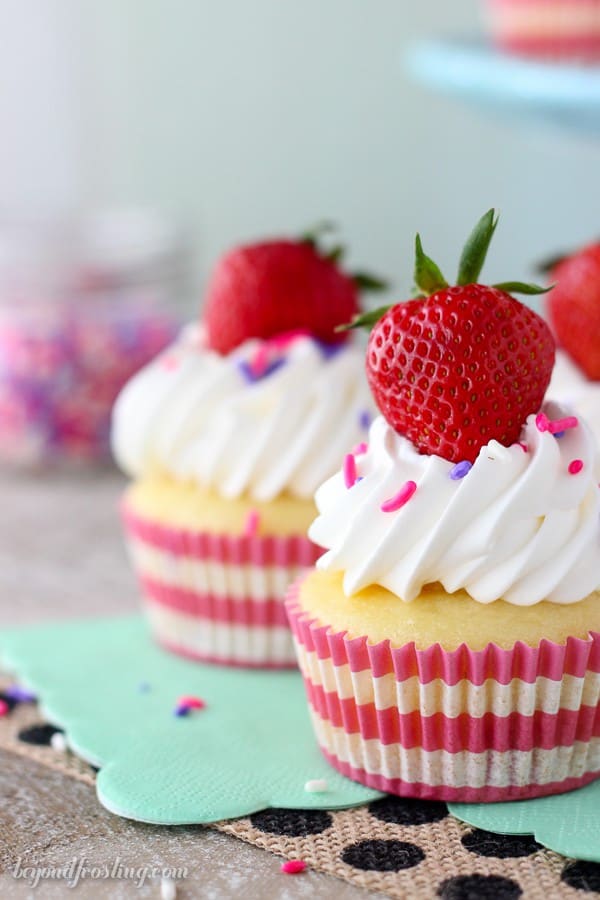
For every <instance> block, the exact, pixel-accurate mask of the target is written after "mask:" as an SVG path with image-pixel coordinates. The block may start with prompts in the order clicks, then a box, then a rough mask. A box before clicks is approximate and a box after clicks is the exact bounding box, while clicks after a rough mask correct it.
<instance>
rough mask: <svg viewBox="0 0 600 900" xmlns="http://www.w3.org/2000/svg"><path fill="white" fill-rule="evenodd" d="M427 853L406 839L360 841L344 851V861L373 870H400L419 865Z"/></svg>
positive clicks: (355, 866) (360, 867) (358, 867)
mask: <svg viewBox="0 0 600 900" xmlns="http://www.w3.org/2000/svg"><path fill="white" fill-rule="evenodd" d="M424 859H425V854H424V853H423V851H422V850H421V848H420V847H417V845H416V844H409V843H407V842H406V841H393V840H390V841H382V840H374V841H358V843H356V844H350V846H349V847H346V849H345V850H344V852H343V853H342V860H343V862H345V863H347V864H348V865H349V866H354V868H355V869H366V870H368V871H371V872H400V871H401V870H402V869H411V868H412V867H413V866H418V865H419V863H420V862H422V861H423V860H424Z"/></svg>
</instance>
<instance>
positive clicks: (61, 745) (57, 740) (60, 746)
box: [50, 731, 69, 753]
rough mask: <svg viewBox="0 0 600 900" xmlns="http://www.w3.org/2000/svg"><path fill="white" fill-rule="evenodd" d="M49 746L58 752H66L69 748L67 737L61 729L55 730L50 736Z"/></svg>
mask: <svg viewBox="0 0 600 900" xmlns="http://www.w3.org/2000/svg"><path fill="white" fill-rule="evenodd" d="M50 746H51V747H52V749H53V750H57V751H58V752H59V753H66V752H67V750H68V749H69V747H68V744H67V739H66V737H65V736H64V734H63V733H62V731H56V732H55V733H54V734H53V735H52V737H51V738H50Z"/></svg>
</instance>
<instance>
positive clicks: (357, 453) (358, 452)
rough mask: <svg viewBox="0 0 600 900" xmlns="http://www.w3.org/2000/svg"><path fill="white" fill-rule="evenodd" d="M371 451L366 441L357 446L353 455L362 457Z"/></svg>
mask: <svg viewBox="0 0 600 900" xmlns="http://www.w3.org/2000/svg"><path fill="white" fill-rule="evenodd" d="M368 449H369V445H368V444H366V443H365V441H361V442H360V444H357V445H356V447H355V448H354V449H353V451H352V453H353V454H354V456H360V455H361V454H363V453H366V452H367V450H368Z"/></svg>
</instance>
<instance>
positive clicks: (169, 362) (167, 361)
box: [161, 356, 179, 372]
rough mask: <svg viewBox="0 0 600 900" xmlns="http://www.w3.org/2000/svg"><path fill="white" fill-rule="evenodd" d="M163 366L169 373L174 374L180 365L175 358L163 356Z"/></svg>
mask: <svg viewBox="0 0 600 900" xmlns="http://www.w3.org/2000/svg"><path fill="white" fill-rule="evenodd" d="M161 365H162V367H163V369H166V370H167V372H172V371H173V369H176V368H177V366H178V365H179V361H178V360H177V359H176V358H175V357H174V356H163V358H162V361H161Z"/></svg>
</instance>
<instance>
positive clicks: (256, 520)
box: [244, 509, 260, 537]
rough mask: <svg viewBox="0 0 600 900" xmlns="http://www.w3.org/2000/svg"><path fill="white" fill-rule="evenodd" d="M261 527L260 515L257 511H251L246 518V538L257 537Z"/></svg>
mask: <svg viewBox="0 0 600 900" xmlns="http://www.w3.org/2000/svg"><path fill="white" fill-rule="evenodd" d="M259 525H260V513H259V511H258V510H257V509H251V510H250V512H249V513H248V515H247V516H246V524H245V525H244V537H256V535H257V534H258V527H259Z"/></svg>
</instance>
